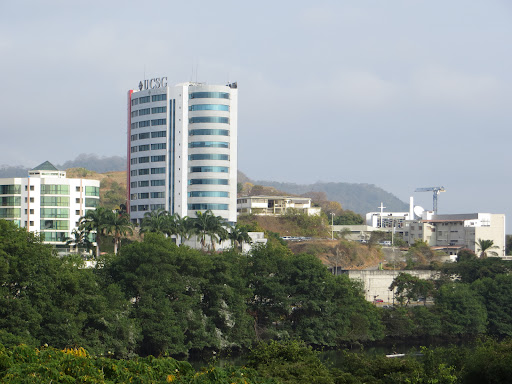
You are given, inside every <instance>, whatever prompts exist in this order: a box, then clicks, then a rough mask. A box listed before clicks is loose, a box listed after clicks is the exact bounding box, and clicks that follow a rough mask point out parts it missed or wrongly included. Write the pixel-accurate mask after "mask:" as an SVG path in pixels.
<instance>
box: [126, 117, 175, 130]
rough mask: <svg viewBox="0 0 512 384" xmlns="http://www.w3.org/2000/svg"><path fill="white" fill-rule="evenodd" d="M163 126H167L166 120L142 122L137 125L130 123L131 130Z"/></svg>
mask: <svg viewBox="0 0 512 384" xmlns="http://www.w3.org/2000/svg"><path fill="white" fill-rule="evenodd" d="M165 124H167V119H153V120H144V121H139V122H138V123H132V124H131V128H132V129H136V128H144V127H149V126H152V127H153V126H155V125H165Z"/></svg>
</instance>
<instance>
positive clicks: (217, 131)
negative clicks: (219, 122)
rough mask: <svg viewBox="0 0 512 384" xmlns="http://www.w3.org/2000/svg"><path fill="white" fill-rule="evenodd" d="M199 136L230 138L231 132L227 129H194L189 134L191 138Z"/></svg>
mask: <svg viewBox="0 0 512 384" xmlns="http://www.w3.org/2000/svg"><path fill="white" fill-rule="evenodd" d="M198 135H206V136H209V135H217V136H229V131H228V130H227V129H192V130H191V131H190V132H189V136H198Z"/></svg>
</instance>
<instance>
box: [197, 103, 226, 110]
mask: <svg viewBox="0 0 512 384" xmlns="http://www.w3.org/2000/svg"><path fill="white" fill-rule="evenodd" d="M188 110H189V111H229V105H224V104H196V105H191V106H190V107H188Z"/></svg>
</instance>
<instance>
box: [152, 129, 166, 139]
mask: <svg viewBox="0 0 512 384" xmlns="http://www.w3.org/2000/svg"><path fill="white" fill-rule="evenodd" d="M166 136H167V132H166V131H155V132H151V138H152V139H153V138H155V137H166Z"/></svg>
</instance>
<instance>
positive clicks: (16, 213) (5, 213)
mask: <svg viewBox="0 0 512 384" xmlns="http://www.w3.org/2000/svg"><path fill="white" fill-rule="evenodd" d="M7 217H13V218H14V217H21V208H0V218H2V219H5V218H7Z"/></svg>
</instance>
